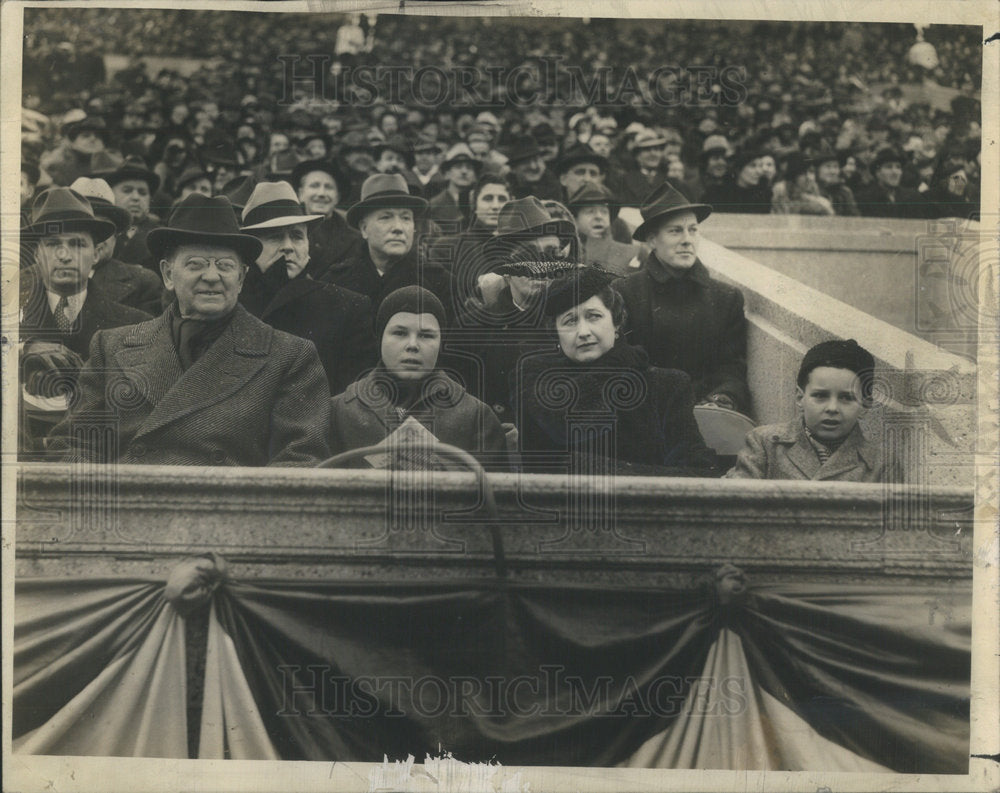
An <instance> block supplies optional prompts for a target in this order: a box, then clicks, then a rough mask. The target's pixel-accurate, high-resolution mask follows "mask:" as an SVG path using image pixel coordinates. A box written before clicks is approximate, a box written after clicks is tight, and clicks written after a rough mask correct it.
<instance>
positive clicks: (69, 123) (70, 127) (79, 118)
mask: <svg viewBox="0 0 1000 793" xmlns="http://www.w3.org/2000/svg"><path fill="white" fill-rule="evenodd" d="M66 116H67V119H68V120H64V121H63V125H62V128H61V130H60V131H61V132H62V134H63V135H64V136H65V137H67V138H69V139H70V140H72V139H73V138H75V137H76V136H77V135H79V134H80V133H81V132H97V133H98V134H99V135H100V137H101V138H102V139H104V138H105V137H107V134H108V125H107V124H106V123H105V122H104V119H103V118H101V117H100V116H90V115H86V114H84V112H83V111H82V110H78V111H76V112H75V113H73V112H71V113H67V114H66Z"/></svg>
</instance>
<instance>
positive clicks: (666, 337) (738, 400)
mask: <svg viewBox="0 0 1000 793" xmlns="http://www.w3.org/2000/svg"><path fill="white" fill-rule="evenodd" d="M640 212H641V214H642V218H643V222H642V223H641V224H640V225H639V226H638V228H636V230H635V233H634V236H635V239H636V240H638V241H639V242H644V243H646V244H647V245H648V246H649V247H650V248H652V252H651V253H650V255H649V257H648V258H647V260H646V264H645V267H644V269H643V270H641V271H640V272H637V273H634V274H633V275H630V276H628V277H626V278H622V279H619V280H618V281H616V282H615V285H616V287H617V288H618V291H619V292H621V294H622V297H624V298H625V307H626V308H627V310H628V319H627V321H626V334H627V339H628V341H629V343H630V344H637V345H641V346H642V347H644V348H645V349H646V352H647V353H649V360H650V363H652V364H653V365H654V366H660V367H663V368H665V369H680V370H681V371H683V372H687V374H688V375H689V376H690V378H691V382H692V386H693V387H694V392H695V399H696V400H697V401H710V402H714V403H716V404H718V405H720V406H722V407H727V408H730V409H735V410H739V411H741V412H743V413H746V412H748V411H749V409H750V392H749V388H748V387H747V374H746V361H747V354H746V344H747V331H746V318H745V317H744V316H743V294H742V293H741V292H740V291H739V290H738V289H736V288H735V287H732V286H728V285H726V284H723V283H720V282H719V281H715V280H713V279H712V278H711V277H710V276H709V274H708V270H707V269H706V267H705V265H704V264H702V263H701V261H700V260H699V259H698V243H699V236H698V233H699V224H700V223H701V222H702V221H704V220H705V218H707V217H708V216H709V215H710V214H711V212H712V208H711V207H710V206H708V205H707V204H692V203H690V202H689V201H688V200H687V199H686V198H685V197H684V196H683V195H682V194H681V193H680V192H678V191H677V190H675V189H674V188H673V187H672V186H671V185H669V184H665V185H663V186H662V187H661V188H660V189H659V190H657V191H655V192H654V193H652V194H651V195H650V196H649V198H648V199H647V201H646V203H645V204H643V206H642V207H641V209H640Z"/></svg>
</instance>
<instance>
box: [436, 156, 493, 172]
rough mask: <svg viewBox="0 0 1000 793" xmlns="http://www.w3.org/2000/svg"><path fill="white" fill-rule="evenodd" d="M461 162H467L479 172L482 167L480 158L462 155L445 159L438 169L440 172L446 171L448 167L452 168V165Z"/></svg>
mask: <svg viewBox="0 0 1000 793" xmlns="http://www.w3.org/2000/svg"><path fill="white" fill-rule="evenodd" d="M461 162H467V163H469V165H471V166H472V167H473V168H474V169H475V171H476V173H479V172H480V171H481V170H482V169H483V163H482V161H481V160H477V159H476V158H475V157H466V156H464V155H463V156H462V157H453V158H452V159H450V160H445V161H444V162H443V163H441V167H440V169H439V170H440V171H441V173H447V172H448V169H449V168H452V167H453V166H455V165H458V164H459V163H461Z"/></svg>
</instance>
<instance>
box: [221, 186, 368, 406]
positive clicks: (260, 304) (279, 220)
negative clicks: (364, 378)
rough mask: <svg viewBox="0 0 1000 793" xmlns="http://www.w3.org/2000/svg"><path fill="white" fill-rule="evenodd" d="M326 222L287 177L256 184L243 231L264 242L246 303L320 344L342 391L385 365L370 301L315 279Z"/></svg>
mask: <svg viewBox="0 0 1000 793" xmlns="http://www.w3.org/2000/svg"><path fill="white" fill-rule="evenodd" d="M324 219H325V216H324V215H320V214H316V215H310V214H307V213H306V211H305V210H304V209H303V208H302V205H301V204H300V203H299V202H298V199H297V197H296V195H295V191H294V190H292V188H291V186H290V185H289V184H288V183H287V182H262V183H261V184H258V185H257V186H256V187H255V188H254V191H253V193H252V194H251V195H250V198H249V200H248V201H247V204H246V207H245V208H244V209H243V215H242V229H243V231H244V232H246V233H248V234H252V235H253V236H254V237H256V238H257V239H259V240H260V242H261V245H262V246H263V247H262V249H261V252H260V255H259V256H258V257H257V259H256V261H255V262H254V263H253V264H251V265H250V267H249V269H248V271H247V278H246V281H245V282H244V283H243V291H241V292H240V304H241V305H242V306H243V307H244V308H246V309H247V311H249V312H250V313H251V314H253V315H254V316H255V317H258V318H260V319H262V320H264V322H266V323H267V324H268V325H270V326H271V327H273V328H277V329H278V330H283V331H285V332H286V333H291V334H292V335H294V336H299V337H300V338H303V339H309V340H310V341H311V342H312V343H313V344H315V345H316V350H317V352H318V353H319V359H320V361H321V362H322V364H323V369H324V370H325V371H326V377H327V381H328V382H329V384H330V393H331V394H333V395H336V394H339V393H340V392H341V391H343V390H344V389H345V388H347V386H348V385H350V384H351V383H353V382H354V380H355V379H356V378H357V377H358V375H360V374H361V373H362V372H363V371H364V370H366V369H369V368H371V367H372V366H374V365H375V364H376V363H378V351H377V350H376V346H375V337H374V335H373V334H372V323H373V317H372V310H371V301H370V300H369V299H368V298H367V297H365V296H364V295H360V294H358V293H357V292H351V291H350V290H347V289H343V288H341V287H339V286H335V285H334V284H324V283H321V282H319V281H316V280H314V279H313V278H311V277H310V276H309V267H308V262H309V256H310V252H309V251H310V240H309V237H310V234H311V233H312V230H313V229H314V228H316V226H318V225H319V224H321V223H322V222H323V221H324Z"/></svg>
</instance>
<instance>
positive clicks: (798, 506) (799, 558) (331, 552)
mask: <svg viewBox="0 0 1000 793" xmlns="http://www.w3.org/2000/svg"><path fill="white" fill-rule="evenodd" d="M489 482H490V484H491V486H492V488H493V490H494V495H495V499H496V505H497V513H496V515H495V516H492V517H491V516H490V513H489V511H488V510H487V509H485V508H484V507H483V503H484V502H483V499H482V495H483V494H482V491H480V489H479V488H478V487H477V484H476V481H475V479H474V477H473V476H472V475H471V474H470V475H467V474H463V473H410V474H405V473H401V474H396V475H389V474H387V473H386V472H383V471H350V470H299V469H252V468H245V469H236V468H178V467H169V466H103V467H99V468H95V467H93V466H73V465H45V464H27V465H23V466H21V467H20V470H19V481H18V525H17V538H16V548H17V560H16V575H18V576H26V577H32V576H76V575H82V576H101V575H111V576H153V577H160V576H164V577H165V576H166V574H167V572H168V571H169V569H170V568H171V567H172V565H173V564H175V563H176V562H177V561H178V560H179V558H180V557H182V556H183V555H185V554H195V553H205V552H207V551H215V552H218V553H220V554H222V555H223V556H224V557H225V558H226V559H227V561H228V562H229V563H230V565H231V573H232V575H233V576H235V577H237V578H241V579H246V578H267V577H273V576H282V577H284V576H290V577H301V578H303V579H311V580H317V579H323V578H330V579H333V578H336V579H341V580H343V579H374V580H379V579H389V578H391V579H394V580H398V579H401V578H416V579H424V580H426V579H427V578H428V577H431V576H433V577H436V578H438V577H452V578H456V577H457V578H468V577H476V578H483V577H493V576H495V575H496V566H495V559H496V557H495V551H494V547H495V546H494V544H493V543H494V534H496V535H497V536H498V537H499V540H500V542H501V544H502V545H503V547H504V551H505V557H506V561H507V567H508V570H509V574H510V575H511V576H512V577H516V578H517V579H519V580H536V581H543V582H556V581H576V582H580V581H606V582H619V583H623V584H624V583H631V584H648V585H651V586H685V587H686V586H692V585H694V584H695V583H697V582H699V581H701V580H704V579H705V577H706V576H708V577H711V576H712V575H713V574H714V571H715V570H716V569H717V568H718V567H719V565H721V564H722V563H724V562H731V563H733V564H735V565H737V566H739V567H741V568H742V569H743V570H744V571H745V572H746V573H747V574H748V575H749V576H750V578H751V580H752V581H753V582H756V583H766V582H769V581H771V582H776V581H783V582H787V581H790V580H802V581H809V582H813V583H815V582H818V581H837V582H840V583H845V582H848V581H856V582H867V583H884V582H885V581H887V580H889V579H893V580H896V581H903V580H913V581H915V582H916V581H920V580H931V579H933V580H936V581H939V582H943V581H946V580H954V581H956V582H957V583H960V582H963V581H967V580H968V579H969V577H970V576H971V574H972V564H971V542H972V531H971V529H972V526H971V517H972V515H971V505H972V492H971V490H967V489H959V488H914V487H910V486H895V487H891V488H888V487H883V486H880V485H862V484H851V483H837V482H827V483H823V484H822V485H820V486H817V485H816V484H814V483H811V482H757V481H735V480H734V481H729V480H714V479H709V480H706V479H651V478H637V477H618V478H614V479H599V478H597V477H573V478H569V477H566V476H555V475H534V476H525V477H518V476H516V475H514V474H494V475H490V476H489Z"/></svg>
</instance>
